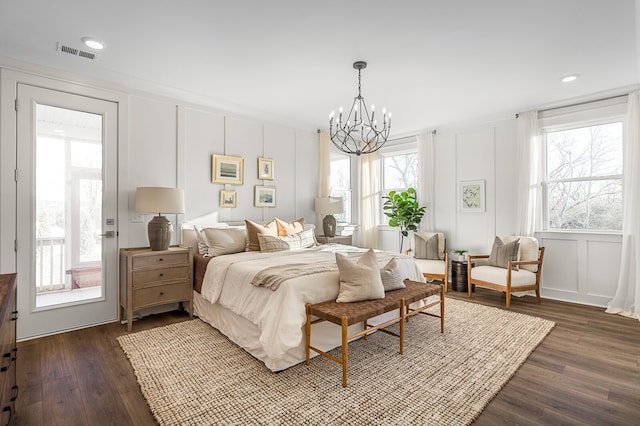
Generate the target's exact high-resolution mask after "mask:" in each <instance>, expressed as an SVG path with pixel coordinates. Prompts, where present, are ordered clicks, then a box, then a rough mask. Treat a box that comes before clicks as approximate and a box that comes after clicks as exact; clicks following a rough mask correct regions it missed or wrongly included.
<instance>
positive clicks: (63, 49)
mask: <svg viewBox="0 0 640 426" xmlns="http://www.w3.org/2000/svg"><path fill="white" fill-rule="evenodd" d="M56 50H58V51H60V52H62V53H68V54H69V55H73V56H80V57H82V58H87V59H92V60H95V59H96V58H97V57H98V55H97V54H95V53H91V52H87V51H84V50H80V49H77V48H75V47H70V46H66V45H64V44H62V43H60V42H58V44H57V45H56Z"/></svg>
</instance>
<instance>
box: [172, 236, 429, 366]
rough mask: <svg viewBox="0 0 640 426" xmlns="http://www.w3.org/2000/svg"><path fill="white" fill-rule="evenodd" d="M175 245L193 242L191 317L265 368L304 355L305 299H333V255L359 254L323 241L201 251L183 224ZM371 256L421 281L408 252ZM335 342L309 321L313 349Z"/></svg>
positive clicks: (331, 329)
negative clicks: (295, 246)
mask: <svg viewBox="0 0 640 426" xmlns="http://www.w3.org/2000/svg"><path fill="white" fill-rule="evenodd" d="M182 245H185V246H191V247H194V251H195V253H196V254H195V256H194V262H195V265H194V275H195V276H194V314H195V315H197V316H198V317H199V318H200V319H201V320H203V321H205V322H207V323H209V324H210V325H211V326H213V327H215V328H216V329H218V330H219V331H220V332H222V333H223V334H224V335H226V336H227V337H228V338H229V339H230V340H232V341H233V342H235V343H236V344H237V345H239V346H240V347H242V348H243V349H245V350H246V351H247V352H249V353H250V354H251V355H253V356H254V357H255V358H257V359H259V360H260V361H262V362H263V363H264V364H265V366H266V367H267V368H268V369H270V370H272V371H280V370H283V369H286V368H288V367H291V366H292V365H295V364H297V363H300V362H303V361H304V360H305V345H304V341H305V339H304V337H305V335H304V333H305V331H304V325H305V321H306V318H305V304H306V303H319V302H323V301H327V300H335V299H336V297H337V296H338V293H339V288H340V282H339V273H338V270H337V267H336V265H335V252H340V253H342V254H344V255H346V256H348V257H352V258H354V259H355V258H357V257H359V256H361V255H362V254H363V253H364V252H365V251H366V250H364V249H361V248H357V247H353V246H345V245H339V244H327V245H319V246H316V247H309V248H303V249H299V250H294V251H278V252H273V253H263V252H260V251H242V252H237V253H230V254H224V255H218V256H213V257H211V256H203V255H201V254H198V242H197V239H196V231H195V230H194V229H193V228H192V227H189V226H186V227H183V228H182ZM377 258H378V262H379V264H380V267H383V266H384V265H385V263H387V262H388V261H389V260H390V259H391V258H395V259H396V264H397V265H398V269H399V270H400V271H401V274H402V277H403V279H404V278H409V279H411V280H416V281H424V279H423V276H422V274H421V273H420V270H419V269H418V267H417V266H416V264H415V261H414V260H413V259H412V258H410V257H408V256H404V255H401V254H397V253H386V252H379V253H377ZM300 271H302V272H300ZM252 281H253V283H252ZM385 315H386V316H381V317H379V318H377V320H378V321H379V322H382V321H384V320H386V319H388V318H389V317H390V316H393V315H395V316H397V312H391V313H388V314H385ZM372 322H374V323H375V322H376V321H372ZM361 329H362V325H361V324H355V325H353V326H351V327H350V329H349V334H353V333H355V332H357V331H359V330H361ZM340 339H341V335H340V333H339V330H338V329H337V328H336V326H335V325H333V324H331V323H320V324H317V325H314V330H313V340H314V346H316V347H318V348H319V349H321V350H324V351H328V350H330V349H332V348H335V347H338V346H340V344H341V342H340Z"/></svg>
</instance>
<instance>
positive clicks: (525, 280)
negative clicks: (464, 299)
mask: <svg viewBox="0 0 640 426" xmlns="http://www.w3.org/2000/svg"><path fill="white" fill-rule="evenodd" d="M497 238H499V237H496V242H497ZM501 240H502V242H503V243H504V244H509V243H513V242H514V241H516V240H519V247H518V251H517V257H516V259H515V260H507V262H506V265H505V266H506V267H504V266H496V265H480V266H475V267H472V266H471V264H472V262H473V261H474V260H477V259H489V258H491V259H493V258H494V257H493V256H490V255H469V256H468V257H467V259H468V260H467V279H468V287H469V290H468V291H469V298H471V290H472V285H473V284H475V285H476V286H478V287H485V288H490V289H492V290H497V291H501V292H504V293H506V306H507V309H509V308H510V307H511V293H513V292H519V291H528V290H535V292H536V299H537V301H538V303H540V275H541V274H542V261H543V259H544V247H540V246H539V245H538V240H537V239H535V238H533V237H518V236H504V237H501ZM494 250H496V243H494V247H493V249H492V252H493V251H494Z"/></svg>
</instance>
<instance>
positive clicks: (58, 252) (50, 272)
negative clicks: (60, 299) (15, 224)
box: [36, 237, 66, 293]
mask: <svg viewBox="0 0 640 426" xmlns="http://www.w3.org/2000/svg"><path fill="white" fill-rule="evenodd" d="M64 257H65V243H64V237H52V238H36V292H37V293H41V292H45V291H51V290H62V289H64V288H65V282H66V271H65V267H64V265H65V258H64Z"/></svg>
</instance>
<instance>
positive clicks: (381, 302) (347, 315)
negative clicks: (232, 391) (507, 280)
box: [305, 279, 444, 387]
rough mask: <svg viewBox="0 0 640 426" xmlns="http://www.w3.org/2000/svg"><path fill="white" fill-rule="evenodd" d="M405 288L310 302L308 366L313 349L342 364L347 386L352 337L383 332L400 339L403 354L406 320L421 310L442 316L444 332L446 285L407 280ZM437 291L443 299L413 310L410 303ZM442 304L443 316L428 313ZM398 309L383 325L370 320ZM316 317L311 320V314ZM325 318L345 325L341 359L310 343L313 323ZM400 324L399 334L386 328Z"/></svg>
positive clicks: (307, 332) (342, 325)
mask: <svg viewBox="0 0 640 426" xmlns="http://www.w3.org/2000/svg"><path fill="white" fill-rule="evenodd" d="M404 283H405V285H406V288H403V289H400V290H393V291H388V292H386V293H385V297H384V299H376V300H366V301H362V302H351V303H338V302H335V301H330V302H322V303H316V304H313V305H312V304H307V305H306V312H307V322H306V345H305V348H306V356H307V360H306V365H309V359H310V354H311V350H313V351H315V352H317V353H318V354H320V355H322V356H323V357H325V358H328V359H330V360H331V361H334V362H337V363H338V364H341V365H342V386H343V387H347V362H348V359H349V356H348V355H349V350H348V345H349V340H351V339H355V338H357V337H361V336H364V338H365V339H366V337H367V335H368V334H370V333H372V332H374V331H381V332H383V333H387V334H390V335H392V336H396V337H399V338H400V354H402V353H403V352H404V323H405V320H408V319H409V317H411V316H413V315H416V314H419V313H422V314H425V315H430V316H434V317H438V318H440V332H441V333H444V288H443V287H444V285H443V284H428V283H421V282H417V281H411V280H409V279H406V280H405V281H404ZM434 294H440V299H439V300H437V301H435V302H431V303H426V304H425V306H422V307H420V308H416V309H412V308H410V307H409V305H410V304H411V303H413V302H417V301H419V300H422V299H425V298H427V297H429V296H432V295H434ZM437 304H440V315H435V314H431V313H429V312H425V310H426V309H427V308H430V307H432V306H435V305H437ZM395 309H398V310H399V316H398V318H393V319H391V320H388V321H385V322H383V323H381V324H378V325H375V326H372V325H369V323H368V322H367V321H368V320H369V319H371V318H374V317H377V316H378V315H382V314H384V313H386V312H390V311H393V310H395ZM312 316H315V317H317V319H316V320H313V321H312V320H311V317H312ZM322 321H329V322H332V323H334V324H337V325H340V326H341V327H342V358H337V357H335V356H333V355H331V354H329V353H326V352H324V351H322V350H320V349H318V348H315V347H313V346H311V325H312V324H316V323H318V322H322ZM360 322H362V324H363V330H362V331H359V332H357V333H355V334H352V335H351V336H349V335H348V333H347V329H348V327H349V326H350V325H352V324H357V323H360ZM398 322H399V323H400V334H399V335H398V334H396V333H394V332H391V331H389V330H385V329H384V328H385V327H388V326H390V325H392V324H395V323H398Z"/></svg>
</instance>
